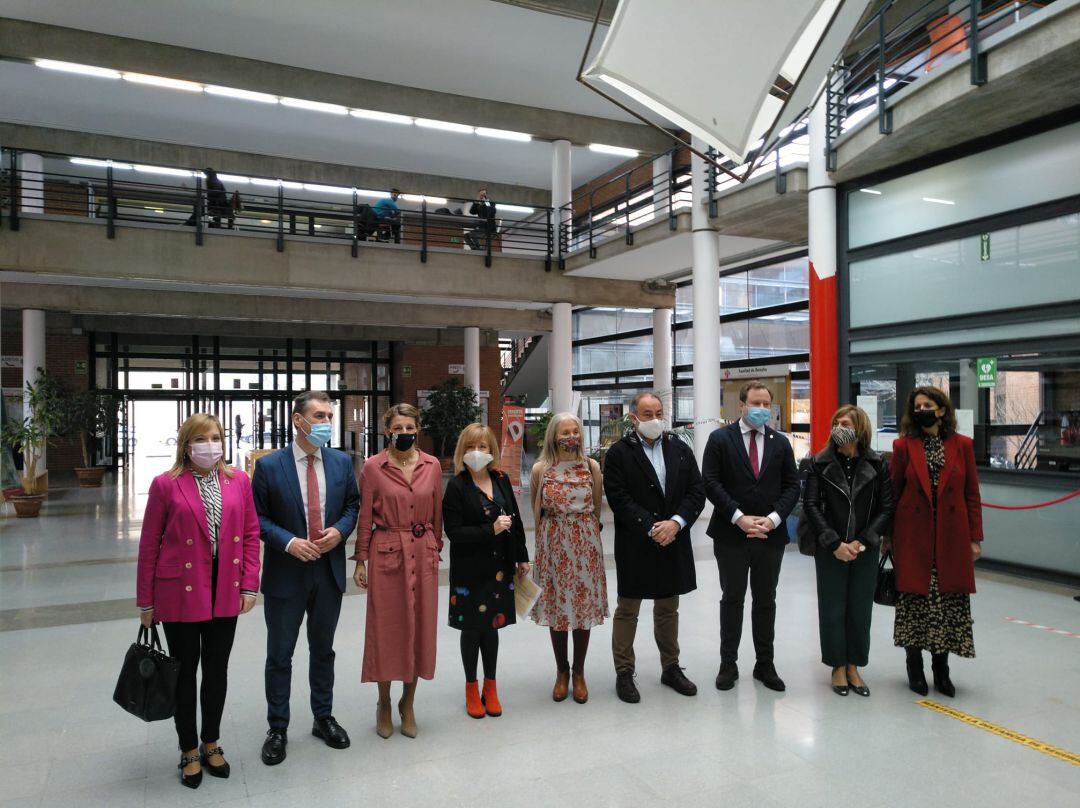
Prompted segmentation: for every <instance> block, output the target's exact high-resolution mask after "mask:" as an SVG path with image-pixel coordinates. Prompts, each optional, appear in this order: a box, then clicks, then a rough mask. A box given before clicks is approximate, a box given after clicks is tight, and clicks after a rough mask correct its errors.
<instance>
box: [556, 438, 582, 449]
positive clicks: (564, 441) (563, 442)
mask: <svg viewBox="0 0 1080 808" xmlns="http://www.w3.org/2000/svg"><path fill="white" fill-rule="evenodd" d="M557 442H558V444H559V448H560V449H562V450H563V451H564V452H573V451H576V450H577V448H578V447H579V446H580V445H581V441H580V440H579V439H578V438H559V440H558V441H557Z"/></svg>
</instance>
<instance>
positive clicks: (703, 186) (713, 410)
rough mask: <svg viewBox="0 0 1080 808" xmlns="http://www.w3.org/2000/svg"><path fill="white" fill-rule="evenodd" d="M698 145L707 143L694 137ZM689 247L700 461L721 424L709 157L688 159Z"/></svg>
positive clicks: (702, 146)
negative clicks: (707, 168)
mask: <svg viewBox="0 0 1080 808" xmlns="http://www.w3.org/2000/svg"><path fill="white" fill-rule="evenodd" d="M694 146H695V148H697V149H700V150H701V151H705V149H706V148H708V147H707V145H706V144H704V143H702V142H701V141H699V140H697V139H696V138H695V141H694ZM690 172H691V183H690V184H691V190H692V193H693V199H692V205H691V208H690V222H691V229H692V231H693V232H692V234H691V238H692V241H691V250H692V255H693V288H694V454H695V455H696V456H697V462H698V465H699V466H700V465H701V460H702V458H703V457H704V455H705V442H706V440H707V439H708V437H709V435H710V434H711V433H712V431H713V430H714V429H716V428H717V427H719V426H720V255H719V244H718V242H717V239H716V231H715V230H714V229H713V227H712V223H711V222H710V221H709V208H708V205H709V191H708V187H707V183H708V179H707V177H706V173H705V161H704V160H702V159H701V158H700V157H698V156H697V155H696V154H692V155H691V158H690Z"/></svg>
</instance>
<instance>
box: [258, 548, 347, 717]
mask: <svg viewBox="0 0 1080 808" xmlns="http://www.w3.org/2000/svg"><path fill="white" fill-rule="evenodd" d="M308 563H309V564H310V565H311V574H310V575H308V576H306V578H305V581H306V586H305V588H304V589H303V590H302V591H300V592H299V593H297V595H295V596H294V597H291V598H274V597H270V596H268V595H267V596H264V598H263V614H264V615H265V617H266V671H265V680H266V721H267V723H268V724H269V725H270V726H271V727H274V728H278V729H285V728H287V727H288V726H289V695H290V693H291V691H292V658H293V651H294V650H295V649H296V640H297V638H298V637H299V636H300V624H301V623H302V622H304V616H305V615H307V640H308V685H309V687H310V690H311V713H312V715H314V716H315V718H327V717H328V716H329V715H330V714H331V713H332V712H333V709H334V633H335V632H336V631H337V624H338V616H339V615H340V614H341V590H340V589H338V585H337V581H335V580H334V574H333V571H332V570H331V569H330V559H329V558H326V557H323V558H320V559H319V560H318V561H311V562H308Z"/></svg>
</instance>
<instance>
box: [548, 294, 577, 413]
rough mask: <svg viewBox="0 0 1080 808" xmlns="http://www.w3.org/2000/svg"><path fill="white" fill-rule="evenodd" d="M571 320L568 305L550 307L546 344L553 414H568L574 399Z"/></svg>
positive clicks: (558, 304) (561, 304)
mask: <svg viewBox="0 0 1080 808" xmlns="http://www.w3.org/2000/svg"><path fill="white" fill-rule="evenodd" d="M571 320H572V313H571V308H570V304H569V303H555V304H553V305H552V307H551V338H550V342H548V384H549V385H550V386H551V409H552V411H553V412H568V411H569V410H570V404H571V402H572V401H573V398H574V382H573V375H574V346H573V339H572V336H571Z"/></svg>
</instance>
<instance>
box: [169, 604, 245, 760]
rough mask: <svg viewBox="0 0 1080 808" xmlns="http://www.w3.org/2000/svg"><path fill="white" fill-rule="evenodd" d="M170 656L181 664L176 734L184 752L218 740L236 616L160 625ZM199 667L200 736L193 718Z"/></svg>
mask: <svg viewBox="0 0 1080 808" xmlns="http://www.w3.org/2000/svg"><path fill="white" fill-rule="evenodd" d="M161 625H162V627H163V628H164V629H165V640H166V641H167V642H168V644H169V656H173V657H176V658H177V659H178V660H179V661H180V677H179V679H178V680H177V682H176V715H175V716H174V721H175V722H176V735H177V737H178V738H179V740H180V749H181V750H183V751H186V750H188V749H194V748H195V747H196V746H198V745H199V739H200V738H201V739H202V740H203V741H216V740H218V739H219V738H220V737H221V714H222V713H223V712H224V711H225V691H226V689H227V687H228V683H229V682H228V679H229V654H230V653H232V645H233V637H234V636H235V634H236V618H235V617H217V618H214V619H213V620H204V621H202V622H201V623H162V624H161ZM200 662H201V664H202V687H201V688H200V689H199V701H200V702H201V704H202V734H200V733H199V732H198V729H197V725H196V719H195V672H196V670H197V669H198V667H199V665H200Z"/></svg>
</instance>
